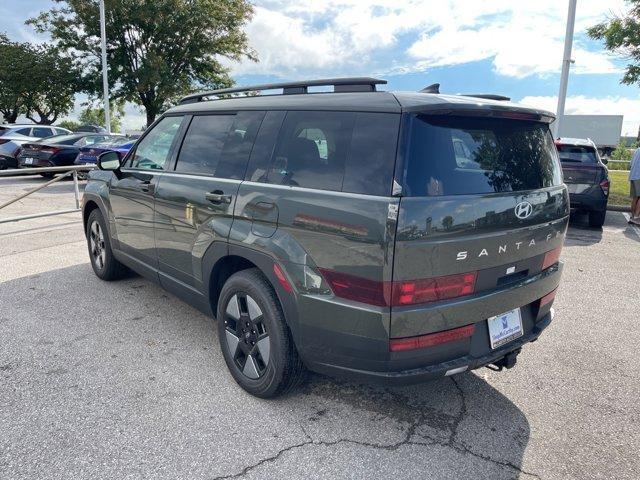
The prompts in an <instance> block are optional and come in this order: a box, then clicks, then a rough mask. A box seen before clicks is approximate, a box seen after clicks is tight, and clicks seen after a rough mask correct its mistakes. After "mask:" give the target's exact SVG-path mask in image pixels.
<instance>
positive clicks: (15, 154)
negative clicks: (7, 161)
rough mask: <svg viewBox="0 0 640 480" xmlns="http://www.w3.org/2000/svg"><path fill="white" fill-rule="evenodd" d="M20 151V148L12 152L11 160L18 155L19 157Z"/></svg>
mask: <svg viewBox="0 0 640 480" xmlns="http://www.w3.org/2000/svg"><path fill="white" fill-rule="evenodd" d="M21 151H22V147H18V148H16V149H15V150H14V151H13V154H12V156H13V158H18V155H20V152H21Z"/></svg>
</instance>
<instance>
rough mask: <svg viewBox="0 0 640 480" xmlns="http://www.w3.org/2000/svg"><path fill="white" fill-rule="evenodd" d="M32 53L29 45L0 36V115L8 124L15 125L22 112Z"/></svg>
mask: <svg viewBox="0 0 640 480" xmlns="http://www.w3.org/2000/svg"><path fill="white" fill-rule="evenodd" d="M32 53H33V51H32V49H31V47H30V45H29V44H26V43H16V42H11V41H9V38H7V36H6V35H3V34H0V113H2V116H3V117H4V119H5V120H6V121H7V122H9V123H15V121H16V119H17V118H18V115H20V112H21V110H22V104H23V101H24V97H23V93H24V88H25V84H24V80H25V78H26V77H27V75H28V68H29V63H30V61H31V60H32Z"/></svg>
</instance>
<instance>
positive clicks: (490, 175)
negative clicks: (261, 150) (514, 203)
mask: <svg viewBox="0 0 640 480" xmlns="http://www.w3.org/2000/svg"><path fill="white" fill-rule="evenodd" d="M406 158H407V160H406V167H405V168H406V170H405V176H404V178H405V181H404V184H405V187H406V190H407V191H406V192H405V195H409V196H433V195H465V194H482V193H494V192H513V191H522V190H534V189H538V188H544V187H549V186H552V185H560V184H561V183H562V172H561V169H560V165H559V162H558V157H557V153H556V148H555V145H554V143H553V140H552V137H551V133H550V132H549V127H548V125H547V124H543V123H539V122H532V121H523V120H512V119H501V118H486V117H449V116H446V117H445V116H442V115H422V114H418V115H413V116H412V117H411V119H410V123H409V144H408V148H407V157H406Z"/></svg>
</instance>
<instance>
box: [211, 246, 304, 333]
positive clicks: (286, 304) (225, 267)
mask: <svg viewBox="0 0 640 480" xmlns="http://www.w3.org/2000/svg"><path fill="white" fill-rule="evenodd" d="M274 265H279V266H280V264H279V262H278V261H277V260H276V259H275V258H273V257H272V256H270V255H268V254H265V253H262V252H259V251H256V250H254V249H251V248H247V247H244V246H239V245H229V244H226V243H222V242H215V243H214V244H213V245H212V246H211V247H210V248H209V249H208V250H207V253H206V254H205V257H204V260H203V274H204V275H203V278H204V280H205V281H204V287H205V293H207V294H208V295H209V302H210V305H211V311H212V312H213V314H214V315H216V312H217V309H218V299H219V296H220V292H221V290H222V286H223V285H224V282H225V281H226V280H227V279H228V278H229V277H230V276H231V275H233V274H234V273H236V272H239V271H242V270H245V269H248V268H257V269H258V270H259V271H260V272H261V273H262V275H263V276H264V277H265V278H266V280H267V281H268V282H269V284H270V285H271V287H272V288H273V289H274V291H275V293H276V296H277V298H278V301H279V302H280V306H281V307H282V311H283V313H284V317H285V321H286V322H287V325H288V326H289V328H290V329H291V333H292V334H293V337H294V341H296V340H297V331H298V328H297V326H298V314H297V308H296V297H295V293H294V292H293V291H291V292H289V291H286V290H285V288H284V287H283V285H282V284H281V283H280V282H279V280H278V278H277V277H276V274H275V272H274ZM296 343H297V342H296Z"/></svg>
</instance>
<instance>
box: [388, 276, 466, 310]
mask: <svg viewBox="0 0 640 480" xmlns="http://www.w3.org/2000/svg"><path fill="white" fill-rule="evenodd" d="M477 276H478V275H477V272H469V273H462V274H459V275H447V276H446V277H436V278H425V279H422V280H409V281H400V282H393V297H392V305H394V306H396V305H414V304H416V303H427V302H437V301H438V300H446V299H448V298H455V297H462V296H463V295H470V294H472V293H473V292H474V290H475V286H476V278H477Z"/></svg>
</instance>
